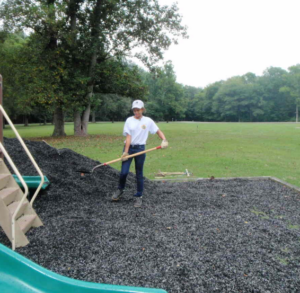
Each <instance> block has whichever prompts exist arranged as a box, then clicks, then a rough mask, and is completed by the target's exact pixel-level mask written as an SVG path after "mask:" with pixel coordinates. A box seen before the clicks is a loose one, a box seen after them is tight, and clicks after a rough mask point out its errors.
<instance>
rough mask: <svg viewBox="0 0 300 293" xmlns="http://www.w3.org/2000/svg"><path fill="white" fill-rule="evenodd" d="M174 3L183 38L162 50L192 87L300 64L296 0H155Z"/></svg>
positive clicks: (299, 3)
mask: <svg viewBox="0 0 300 293" xmlns="http://www.w3.org/2000/svg"><path fill="white" fill-rule="evenodd" d="M159 2H160V4H167V5H170V4H172V3H174V2H177V3H178V7H179V10H180V14H181V15H182V16H183V24H185V25H187V26H188V34H189V36H190V38H189V39H187V40H180V42H179V44H178V45H172V47H171V48H170V49H169V50H168V51H167V52H166V53H165V60H172V62H173V64H174V67H175V72H176V75H177V82H179V83H182V84H185V85H191V86H196V87H205V86H206V85H208V84H210V83H213V82H215V81H219V80H226V79H227V78H229V77H232V76H235V75H243V74H245V73H247V72H253V73H255V74H256V75H262V73H263V71H264V70H265V69H266V68H268V67H271V66H273V67H281V68H283V69H287V68H288V67H290V66H292V65H296V64H298V63H300V37H299V34H300V17H299V11H300V0H177V1H174V0H159Z"/></svg>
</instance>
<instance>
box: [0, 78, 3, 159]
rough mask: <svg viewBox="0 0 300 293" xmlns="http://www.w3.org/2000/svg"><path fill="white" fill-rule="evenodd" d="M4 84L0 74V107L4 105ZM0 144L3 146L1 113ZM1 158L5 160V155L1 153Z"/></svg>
mask: <svg viewBox="0 0 300 293" xmlns="http://www.w3.org/2000/svg"><path fill="white" fill-rule="evenodd" d="M2 89H3V82H2V75H1V74H0V105H3V91H2ZM0 142H1V143H2V144H3V115H2V112H1V111H0ZM0 158H2V159H3V153H2V152H1V151H0Z"/></svg>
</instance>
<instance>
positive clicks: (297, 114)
mask: <svg viewBox="0 0 300 293" xmlns="http://www.w3.org/2000/svg"><path fill="white" fill-rule="evenodd" d="M298 117H299V112H298V105H296V123H298Z"/></svg>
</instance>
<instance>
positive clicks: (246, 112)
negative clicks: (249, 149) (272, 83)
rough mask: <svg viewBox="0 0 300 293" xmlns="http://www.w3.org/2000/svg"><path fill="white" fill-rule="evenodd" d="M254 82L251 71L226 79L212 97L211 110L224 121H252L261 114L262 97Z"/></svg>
mask: <svg viewBox="0 0 300 293" xmlns="http://www.w3.org/2000/svg"><path fill="white" fill-rule="evenodd" d="M255 82H256V76H255V75H254V74H253V73H247V74H246V75H244V76H237V77H232V78H230V79H228V80H227V81H225V82H224V83H223V84H222V86H221V87H220V89H219V90H218V92H217V93H216V94H215V96H214V97H213V107H212V110H213V111H214V112H215V113H218V114H219V115H220V116H221V117H222V118H223V119H225V121H239V122H240V121H252V119H253V117H256V116H258V115H262V114H263V111H262V109H261V107H262V99H261V97H260V95H259V93H258V89H257V87H256V83H255Z"/></svg>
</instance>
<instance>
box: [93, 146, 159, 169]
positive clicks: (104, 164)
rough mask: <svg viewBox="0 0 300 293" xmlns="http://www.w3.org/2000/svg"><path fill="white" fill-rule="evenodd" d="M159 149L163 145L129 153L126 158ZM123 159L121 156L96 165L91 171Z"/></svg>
mask: <svg viewBox="0 0 300 293" xmlns="http://www.w3.org/2000/svg"><path fill="white" fill-rule="evenodd" d="M159 149H161V146H158V147H156V148H152V149H149V150H145V151H142V152H139V153H136V154H133V155H129V156H126V157H125V158H127V159H130V158H133V157H136V156H139V155H142V154H145V153H148V152H152V151H155V150H159ZM121 160H122V158H119V159H115V160H112V161H109V162H106V163H103V164H100V165H98V166H95V167H94V168H93V169H92V172H91V173H93V172H94V170H95V169H97V168H99V167H101V166H107V165H109V164H112V163H116V162H119V161H121Z"/></svg>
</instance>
